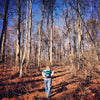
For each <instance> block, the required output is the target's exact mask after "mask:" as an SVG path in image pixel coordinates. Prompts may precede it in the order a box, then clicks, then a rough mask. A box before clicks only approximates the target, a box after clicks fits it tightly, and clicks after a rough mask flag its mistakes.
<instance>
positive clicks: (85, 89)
mask: <svg viewBox="0 0 100 100" xmlns="http://www.w3.org/2000/svg"><path fill="white" fill-rule="evenodd" d="M52 69H53V70H54V76H53V78H52V88H51V93H50V100H99V99H100V77H98V78H95V79H92V80H84V79H83V77H82V73H80V74H79V75H78V76H73V75H72V74H71V71H70V66H53V67H52ZM8 70H9V71H8ZM42 70H44V68H41V71H42ZM0 71H1V75H0V76H1V77H0V99H1V100H47V97H46V94H45V89H44V80H43V77H42V75H41V72H37V70H36V69H31V70H30V71H29V73H28V75H24V76H23V77H22V78H21V79H20V78H19V77H18V73H16V74H15V73H13V71H12V70H10V69H9V67H8V68H7V69H6V71H4V70H3V69H2V67H1V69H0ZM98 76H100V75H99V74H98ZM8 98H9V99H8Z"/></svg>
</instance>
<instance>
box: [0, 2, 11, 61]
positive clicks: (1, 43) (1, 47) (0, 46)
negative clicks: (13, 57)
mask: <svg viewBox="0 0 100 100" xmlns="http://www.w3.org/2000/svg"><path fill="white" fill-rule="evenodd" d="M9 2H10V0H7V1H6V3H5V9H4V18H3V28H2V33H1V38H0V52H1V54H2V61H3V62H4V56H5V41H6V31H7V22H8V16H7V14H8V7H9Z"/></svg>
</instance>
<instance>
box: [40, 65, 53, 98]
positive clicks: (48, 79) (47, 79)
mask: <svg viewBox="0 0 100 100" xmlns="http://www.w3.org/2000/svg"><path fill="white" fill-rule="evenodd" d="M53 74H54V71H53V70H51V69H50V67H49V66H47V67H46V69H45V70H43V72H42V76H43V77H44V83H45V92H46V95H47V97H49V94H50V89H51V78H52V76H53Z"/></svg>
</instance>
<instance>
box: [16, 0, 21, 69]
mask: <svg viewBox="0 0 100 100" xmlns="http://www.w3.org/2000/svg"><path fill="white" fill-rule="evenodd" d="M20 37H21V33H20V0H17V46H16V65H19V70H20V45H21V40H20Z"/></svg>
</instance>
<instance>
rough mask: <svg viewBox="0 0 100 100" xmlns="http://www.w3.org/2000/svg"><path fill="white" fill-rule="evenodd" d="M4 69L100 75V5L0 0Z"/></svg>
mask: <svg viewBox="0 0 100 100" xmlns="http://www.w3.org/2000/svg"><path fill="white" fill-rule="evenodd" d="M0 64H7V65H8V66H9V67H10V68H11V69H12V70H13V71H14V72H18V73H19V77H20V78H21V77H22V76H23V75H24V74H25V75H28V70H29V69H30V70H31V68H33V69H37V71H38V72H40V71H41V68H42V67H44V66H51V67H52V66H70V70H71V73H72V75H74V76H76V75H77V74H78V72H79V71H82V73H84V74H85V78H86V77H87V76H88V75H89V76H90V75H92V76H93V77H94V74H93V72H94V71H95V70H98V71H99V73H100V69H99V68H100V67H98V65H100V0H0Z"/></svg>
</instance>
